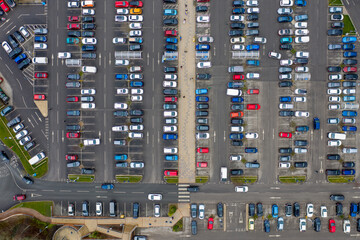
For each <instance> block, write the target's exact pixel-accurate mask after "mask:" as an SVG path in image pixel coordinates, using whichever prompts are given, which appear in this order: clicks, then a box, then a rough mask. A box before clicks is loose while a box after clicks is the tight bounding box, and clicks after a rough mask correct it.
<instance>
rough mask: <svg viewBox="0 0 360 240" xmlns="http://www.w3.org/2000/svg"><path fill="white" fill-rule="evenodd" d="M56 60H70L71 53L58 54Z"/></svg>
mask: <svg viewBox="0 0 360 240" xmlns="http://www.w3.org/2000/svg"><path fill="white" fill-rule="evenodd" d="M58 58H71V53H69V52H58Z"/></svg>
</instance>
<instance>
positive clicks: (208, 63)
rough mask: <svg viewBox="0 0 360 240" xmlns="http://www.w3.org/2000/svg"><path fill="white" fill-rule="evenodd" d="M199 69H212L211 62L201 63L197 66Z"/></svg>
mask: <svg viewBox="0 0 360 240" xmlns="http://www.w3.org/2000/svg"><path fill="white" fill-rule="evenodd" d="M197 67H198V68H211V62H199V63H198V64H197Z"/></svg>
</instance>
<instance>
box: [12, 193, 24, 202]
mask: <svg viewBox="0 0 360 240" xmlns="http://www.w3.org/2000/svg"><path fill="white" fill-rule="evenodd" d="M13 199H14V201H16V200H17V201H21V200H25V199H26V195H25V194H16V195H15V196H14V197H13Z"/></svg>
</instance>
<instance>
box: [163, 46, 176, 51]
mask: <svg viewBox="0 0 360 240" xmlns="http://www.w3.org/2000/svg"><path fill="white" fill-rule="evenodd" d="M165 50H167V51H177V46H176V45H165Z"/></svg>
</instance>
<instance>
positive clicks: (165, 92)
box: [163, 88, 177, 95]
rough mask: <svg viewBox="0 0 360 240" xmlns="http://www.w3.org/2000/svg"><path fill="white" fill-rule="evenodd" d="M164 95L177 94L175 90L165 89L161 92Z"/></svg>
mask: <svg viewBox="0 0 360 240" xmlns="http://www.w3.org/2000/svg"><path fill="white" fill-rule="evenodd" d="M163 93H164V95H176V94H177V89H169V88H166V89H164V90H163Z"/></svg>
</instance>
